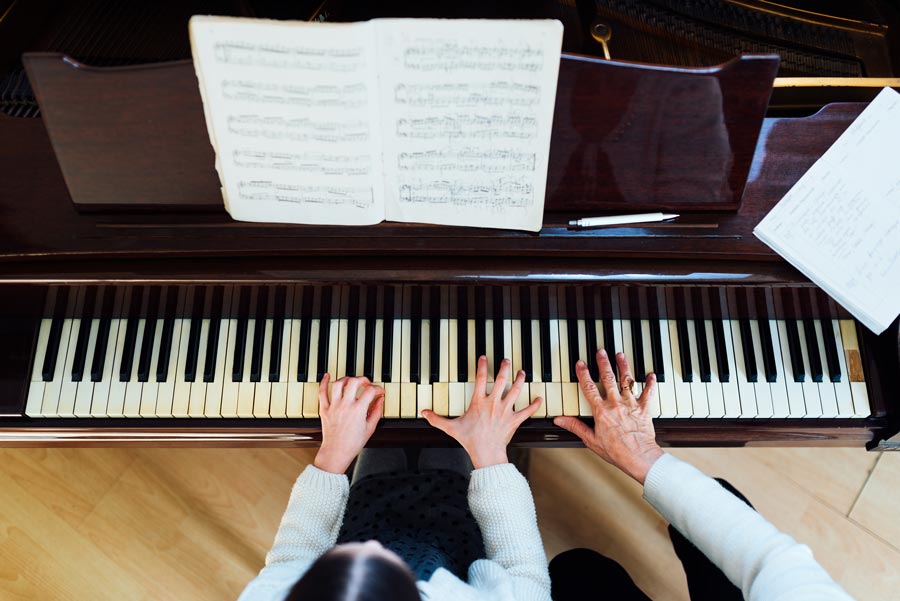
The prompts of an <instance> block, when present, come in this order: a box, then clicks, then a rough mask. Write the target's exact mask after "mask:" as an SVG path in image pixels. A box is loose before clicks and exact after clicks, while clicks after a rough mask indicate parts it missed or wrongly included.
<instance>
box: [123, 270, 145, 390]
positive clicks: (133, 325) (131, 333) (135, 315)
mask: <svg viewBox="0 0 900 601" xmlns="http://www.w3.org/2000/svg"><path fill="white" fill-rule="evenodd" d="M143 300H144V288H143V286H136V287H135V288H134V289H133V290H132V291H131V303H130V304H129V307H128V317H127V320H128V321H127V323H126V325H125V344H124V345H123V347H122V361H121V362H120V363H119V381H120V382H128V381H130V380H131V373H132V371H133V368H134V351H135V346H136V345H137V331H138V324H139V322H140V320H141V304H142V301H143Z"/></svg>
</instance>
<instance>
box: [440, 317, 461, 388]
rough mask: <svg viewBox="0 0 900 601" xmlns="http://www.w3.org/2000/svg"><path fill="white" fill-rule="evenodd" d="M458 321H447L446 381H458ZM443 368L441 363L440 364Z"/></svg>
mask: <svg viewBox="0 0 900 601" xmlns="http://www.w3.org/2000/svg"><path fill="white" fill-rule="evenodd" d="M459 327H460V321H459V320H458V319H451V320H449V321H448V322H447V382H459V381H460V378H459V363H458V361H459V351H458V349H459V338H457V333H458V332H459ZM441 367H442V368H443V365H442V366H441Z"/></svg>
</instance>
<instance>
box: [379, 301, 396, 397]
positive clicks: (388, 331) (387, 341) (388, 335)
mask: <svg viewBox="0 0 900 601" xmlns="http://www.w3.org/2000/svg"><path fill="white" fill-rule="evenodd" d="M395 291H396V290H395V288H394V286H385V287H384V303H383V304H384V311H383V312H384V320H383V321H382V323H383V326H382V334H381V381H382V382H390V381H391V371H392V370H391V357H393V350H394V342H395V341H394V302H395V301H394V296H395ZM397 344H400V342H399V341H397Z"/></svg>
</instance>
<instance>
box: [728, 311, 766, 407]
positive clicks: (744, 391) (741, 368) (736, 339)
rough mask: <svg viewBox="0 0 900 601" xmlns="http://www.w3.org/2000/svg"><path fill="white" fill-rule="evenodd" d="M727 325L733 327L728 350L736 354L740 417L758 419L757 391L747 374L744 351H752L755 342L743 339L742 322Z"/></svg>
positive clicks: (729, 321)
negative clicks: (748, 349) (746, 349)
mask: <svg viewBox="0 0 900 601" xmlns="http://www.w3.org/2000/svg"><path fill="white" fill-rule="evenodd" d="M727 323H728V325H730V326H731V338H732V345H731V348H730V349H728V350H729V352H733V353H734V364H735V369H736V370H737V371H736V373H735V379H736V380H737V385H738V393H739V395H740V402H741V413H740V416H739V417H756V416H758V415H759V411H758V409H757V406H756V393H757V389H756V388H755V387H754V386H753V382H751V381H750V378H749V376H748V374H747V361H746V358H745V357H744V349H745V348H747V347H748V346H749V348H750V350H751V351H752V350H753V342H752V340H751V341H749V342H745V341H743V340H742V339H741V335H742V329H741V325H740V320H737V319H730V320H728V322H727ZM748 326H749V324H748ZM748 329H749V328H748ZM727 400H728V399H726V409H727V408H728V405H727ZM726 417H728V416H726Z"/></svg>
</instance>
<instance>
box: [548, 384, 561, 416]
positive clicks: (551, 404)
mask: <svg viewBox="0 0 900 601" xmlns="http://www.w3.org/2000/svg"><path fill="white" fill-rule="evenodd" d="M544 395H545V396H544V403H546V405H547V417H556V416H557V415H564V411H563V398H562V384H560V383H559V382H546V383H544Z"/></svg>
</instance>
